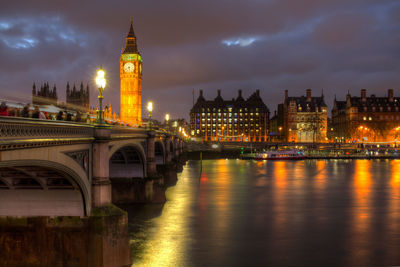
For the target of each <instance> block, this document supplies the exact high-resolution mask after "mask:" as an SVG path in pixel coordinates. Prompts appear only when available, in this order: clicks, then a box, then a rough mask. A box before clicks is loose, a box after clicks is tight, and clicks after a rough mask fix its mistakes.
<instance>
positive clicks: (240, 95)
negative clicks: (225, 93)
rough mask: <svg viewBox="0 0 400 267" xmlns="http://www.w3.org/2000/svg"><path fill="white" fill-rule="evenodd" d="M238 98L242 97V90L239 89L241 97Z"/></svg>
mask: <svg viewBox="0 0 400 267" xmlns="http://www.w3.org/2000/svg"><path fill="white" fill-rule="evenodd" d="M238 97H242V89H239V96H238Z"/></svg>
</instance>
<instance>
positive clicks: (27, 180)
mask: <svg viewBox="0 0 400 267" xmlns="http://www.w3.org/2000/svg"><path fill="white" fill-rule="evenodd" d="M11 165H12V164H11ZM86 197H87V196H86ZM87 201H89V200H88V199H85V194H84V192H83V190H82V189H81V187H80V185H79V184H78V183H77V182H76V181H75V178H74V177H72V176H71V175H69V174H68V173H66V172H64V171H61V170H58V169H56V168H52V167H47V166H34V165H32V166H29V165H27V166H7V167H0V202H1V205H0V215H1V216H81V217H82V216H85V215H87V210H86V207H87V205H86V204H87V203H86V202H87Z"/></svg>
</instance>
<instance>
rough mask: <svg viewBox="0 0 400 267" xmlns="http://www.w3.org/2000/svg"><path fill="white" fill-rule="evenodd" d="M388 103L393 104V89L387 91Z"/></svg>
mask: <svg viewBox="0 0 400 267" xmlns="http://www.w3.org/2000/svg"><path fill="white" fill-rule="evenodd" d="M388 97H389V102H393V99H394V98H393V89H389V90H388Z"/></svg>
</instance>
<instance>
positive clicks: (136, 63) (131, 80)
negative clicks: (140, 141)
mask: <svg viewBox="0 0 400 267" xmlns="http://www.w3.org/2000/svg"><path fill="white" fill-rule="evenodd" d="M119 65H120V78H121V111H120V113H121V120H122V121H123V122H126V123H129V124H132V125H135V126H138V125H142V57H141V56H140V53H139V51H138V49H137V45H136V36H135V33H134V31H133V26H132V20H131V28H130V29H129V33H128V35H127V36H126V41H125V49H124V50H123V52H122V53H121V59H120V64H119Z"/></svg>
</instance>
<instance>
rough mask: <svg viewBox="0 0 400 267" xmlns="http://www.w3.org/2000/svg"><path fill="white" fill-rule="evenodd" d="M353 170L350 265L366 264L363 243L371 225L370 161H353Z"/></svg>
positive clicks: (366, 241)
mask: <svg viewBox="0 0 400 267" xmlns="http://www.w3.org/2000/svg"><path fill="white" fill-rule="evenodd" d="M354 165H355V172H354V176H353V191H352V196H353V203H352V209H351V214H350V216H351V223H350V225H351V229H350V232H349V238H350V244H349V245H350V251H354V253H353V255H352V257H351V258H350V260H351V262H350V263H349V264H350V265H351V266H366V265H367V262H368V260H369V259H368V258H367V255H368V253H369V251H368V248H367V247H365V244H367V243H368V240H369V233H370V227H371V216H372V210H371V207H370V205H371V203H370V202H371V187H372V177H371V161H370V160H356V161H354Z"/></svg>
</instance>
